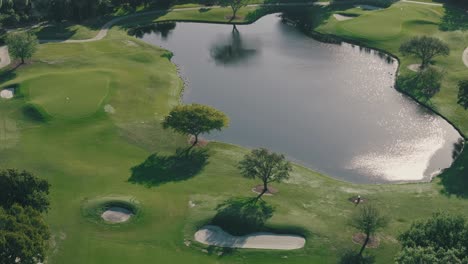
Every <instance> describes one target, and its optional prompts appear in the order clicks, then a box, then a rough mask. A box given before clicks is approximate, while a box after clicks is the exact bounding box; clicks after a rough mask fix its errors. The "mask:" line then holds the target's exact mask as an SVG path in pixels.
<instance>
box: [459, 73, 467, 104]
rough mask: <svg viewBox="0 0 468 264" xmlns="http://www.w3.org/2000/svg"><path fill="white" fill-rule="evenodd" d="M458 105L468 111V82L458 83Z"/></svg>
mask: <svg viewBox="0 0 468 264" xmlns="http://www.w3.org/2000/svg"><path fill="white" fill-rule="evenodd" d="M458 104H460V105H461V106H463V108H465V110H466V109H468V80H462V81H460V82H458Z"/></svg>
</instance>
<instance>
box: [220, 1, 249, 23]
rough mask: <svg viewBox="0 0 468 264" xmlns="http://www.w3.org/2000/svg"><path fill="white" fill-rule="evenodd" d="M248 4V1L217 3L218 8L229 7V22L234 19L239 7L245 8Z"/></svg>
mask: <svg viewBox="0 0 468 264" xmlns="http://www.w3.org/2000/svg"><path fill="white" fill-rule="evenodd" d="M248 3H249V1H248V0H220V1H219V5H220V6H229V7H231V9H232V17H231V19H230V20H231V21H232V20H234V19H236V14H237V11H239V9H240V8H241V7H244V6H247V4H248Z"/></svg>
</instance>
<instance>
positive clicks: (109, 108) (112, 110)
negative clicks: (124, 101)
mask: <svg viewBox="0 0 468 264" xmlns="http://www.w3.org/2000/svg"><path fill="white" fill-rule="evenodd" d="M104 111H105V112H106V113H109V114H114V113H115V108H114V107H113V106H112V105H110V104H107V105H105V106H104Z"/></svg>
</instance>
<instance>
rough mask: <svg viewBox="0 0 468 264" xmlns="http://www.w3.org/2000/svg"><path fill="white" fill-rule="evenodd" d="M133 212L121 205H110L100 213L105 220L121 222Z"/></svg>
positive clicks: (125, 220)
mask: <svg viewBox="0 0 468 264" xmlns="http://www.w3.org/2000/svg"><path fill="white" fill-rule="evenodd" d="M132 216H133V213H132V212H131V211H130V210H128V209H125V208H122V207H111V208H109V209H107V210H106V211H104V213H102V215H101V217H102V219H104V220H105V221H107V222H110V223H123V222H127V221H128V220H129V219H130V218H131V217H132Z"/></svg>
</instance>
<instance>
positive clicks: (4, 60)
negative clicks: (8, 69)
mask: <svg viewBox="0 0 468 264" xmlns="http://www.w3.org/2000/svg"><path fill="white" fill-rule="evenodd" d="M10 62H11V60H10V55H9V54H8V48H7V46H3V47H0V69H1V68H3V67H5V66H7V65H8V64H10Z"/></svg>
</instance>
